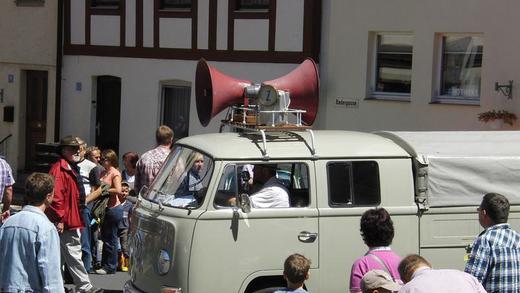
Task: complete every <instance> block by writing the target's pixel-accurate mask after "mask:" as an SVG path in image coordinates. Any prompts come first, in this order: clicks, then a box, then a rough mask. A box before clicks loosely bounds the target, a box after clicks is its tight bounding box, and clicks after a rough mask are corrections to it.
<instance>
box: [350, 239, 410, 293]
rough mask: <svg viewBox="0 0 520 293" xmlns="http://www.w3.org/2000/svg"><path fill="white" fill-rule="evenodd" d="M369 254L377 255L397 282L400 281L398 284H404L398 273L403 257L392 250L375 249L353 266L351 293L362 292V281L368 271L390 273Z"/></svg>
mask: <svg viewBox="0 0 520 293" xmlns="http://www.w3.org/2000/svg"><path fill="white" fill-rule="evenodd" d="M368 253H371V254H375V255H377V256H378V257H379V258H380V259H381V260H382V261H383V262H384V263H385V264H386V266H387V267H388V270H390V272H389V273H390V275H391V276H392V277H393V278H394V279H395V280H396V281H397V280H398V283H400V284H402V282H401V277H400V276H399V272H398V271H397V266H399V262H400V261H401V257H400V256H399V255H397V254H396V253H395V252H394V251H393V250H391V249H384V250H383V249H381V250H380V249H374V250H369V252H367V254H366V255H364V256H363V257H360V258H358V259H357V260H356V261H355V262H354V264H353V265H352V271H351V272H350V292H361V279H362V278H363V276H364V275H365V274H366V273H367V272H368V271H370V270H373V269H378V270H383V271H388V270H387V269H386V268H385V267H384V266H382V265H381V264H380V263H379V261H377V260H376V259H375V258H374V257H373V256H371V255H368Z"/></svg>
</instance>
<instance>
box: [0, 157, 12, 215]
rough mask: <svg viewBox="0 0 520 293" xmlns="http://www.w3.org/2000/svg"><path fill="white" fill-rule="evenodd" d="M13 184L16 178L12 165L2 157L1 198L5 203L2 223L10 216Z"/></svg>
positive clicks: (0, 170) (0, 171)
mask: <svg viewBox="0 0 520 293" xmlns="http://www.w3.org/2000/svg"><path fill="white" fill-rule="evenodd" d="M13 184H14V178H13V172H12V171H11V166H9V164H8V163H7V162H6V161H5V160H4V159H2V158H0V200H1V201H2V203H3V206H2V218H1V219H0V223H1V222H3V221H5V220H6V219H7V218H9V215H10V214H9V207H10V206H11V201H12V200H13ZM4 191H5V195H4Z"/></svg>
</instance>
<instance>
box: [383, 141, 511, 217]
mask: <svg viewBox="0 0 520 293" xmlns="http://www.w3.org/2000/svg"><path fill="white" fill-rule="evenodd" d="M377 134H378V135H381V136H383V137H386V138H389V139H391V140H393V141H394V142H395V143H397V144H398V145H400V146H401V147H402V148H403V149H405V150H406V151H407V152H408V153H409V154H410V155H411V156H413V157H414V158H415V159H416V160H418V161H419V162H420V163H422V164H427V165H428V201H429V205H430V206H431V207H445V206H468V205H479V204H480V202H481V201H482V196H483V195H484V194H486V193H488V192H497V193H500V194H503V195H505V196H506V197H507V198H508V199H509V201H510V203H511V204H520V131H435V132H387V131H385V132H378V133H377Z"/></svg>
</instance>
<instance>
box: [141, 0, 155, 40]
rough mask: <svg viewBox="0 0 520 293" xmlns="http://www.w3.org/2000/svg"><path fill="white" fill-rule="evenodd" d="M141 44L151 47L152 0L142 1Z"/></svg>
mask: <svg viewBox="0 0 520 293" xmlns="http://www.w3.org/2000/svg"><path fill="white" fill-rule="evenodd" d="M143 46H144V47H153V1H143Z"/></svg>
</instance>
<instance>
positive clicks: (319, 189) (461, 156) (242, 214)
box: [125, 131, 520, 293]
mask: <svg viewBox="0 0 520 293" xmlns="http://www.w3.org/2000/svg"><path fill="white" fill-rule="evenodd" d="M519 145H520V133H519V132H428V133H424V132H423V133H378V134H367V133H359V132H345V131H314V132H312V131H303V132H273V133H269V132H267V133H265V136H264V137H262V135H259V134H257V133H254V132H253V133H245V134H244V133H218V134H206V135H197V136H192V137H187V138H184V139H181V140H179V141H178V142H177V143H176V144H175V146H174V149H173V151H172V153H171V154H170V156H169V157H168V159H167V161H166V163H165V164H164V166H163V168H162V171H161V172H160V174H159V175H158V177H157V178H156V179H155V181H154V183H153V184H152V186H150V187H149V188H147V189H146V190H143V191H142V192H141V193H140V198H139V200H138V204H137V207H136V209H135V212H134V214H133V218H132V227H131V248H130V251H131V280H129V281H128V282H127V284H126V285H125V292H183V293H208V292H219V293H227V292H230V293H235V292H236V293H253V292H268V289H269V288H276V287H283V286H285V282H284V280H283V278H282V271H283V261H284V259H285V258H286V257H287V256H288V255H290V254H292V253H296V252H297V253H301V254H303V255H305V256H306V257H308V258H310V259H311V261H312V267H311V275H310V279H309V280H308V281H307V282H306V283H305V286H306V288H307V290H308V291H309V292H327V293H334V292H342V293H344V292H347V291H348V286H349V284H348V282H349V275H350V268H351V265H352V263H353V262H354V260H355V259H356V258H358V257H359V256H361V255H363V254H364V253H365V252H366V249H367V248H366V246H365V245H364V243H363V241H362V239H361V236H360V233H359V219H360V216H361V215H362V213H363V212H364V211H366V210H367V209H370V208H374V207H378V206H381V207H384V208H385V209H387V210H388V212H389V213H390V214H391V216H392V219H393V221H394V226H395V238H394V241H393V243H392V248H393V249H394V250H395V251H396V252H398V253H399V254H400V255H401V256H405V255H407V254H409V253H419V254H421V255H424V256H425V257H426V258H428V259H429V260H431V261H432V263H433V264H434V266H435V267H437V268H457V269H462V268H463V267H464V254H465V247H466V246H467V245H468V244H470V243H471V242H472V241H473V239H474V237H475V236H476V235H477V234H478V233H479V232H480V231H481V228H480V226H479V224H478V220H477V218H478V217H477V213H476V210H475V209H476V207H477V206H478V204H479V203H480V201H481V198H482V195H483V194H484V193H486V192H490V191H494V192H499V193H502V194H504V195H506V196H507V197H508V198H509V199H510V202H511V203H512V207H511V214H510V221H509V222H510V223H512V224H513V226H514V227H515V228H516V229H518V228H520V225H519V224H520V220H519V212H520V208H519V206H518V204H519V203H520V195H519V190H520V180H519V179H520V150H519V149H518V146H519ZM201 155H202V156H201ZM201 157H202V159H203V165H202V166H200V158H201ZM197 158H199V159H197ZM196 161H198V164H199V166H197V167H195V164H196V163H195V162H196ZM263 164H269V165H270V166H271V167H273V168H275V169H276V175H275V176H276V177H277V180H278V181H280V182H281V183H282V184H283V185H284V186H285V188H286V189H287V192H288V194H289V207H275V208H255V207H252V208H249V207H248V206H247V203H248V200H247V196H245V195H243V194H248V195H250V194H252V193H254V192H255V190H258V189H259V188H261V186H257V185H258V184H256V182H255V175H254V172H255V171H254V170H255V168H254V167H255V166H258V165H263ZM245 170H249V171H251V170H252V171H251V172H249V173H250V175H252V176H249V177H251V178H252V180H248V179H249V178H248V176H245V174H244V171H245ZM241 194H242V196H239V197H238V198H239V199H242V200H239V201H238V202H239V204H237V205H238V207H237V206H232V205H230V204H229V203H230V201H232V200H230V199H231V198H237V195H241ZM262 290H264V291H262Z"/></svg>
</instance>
